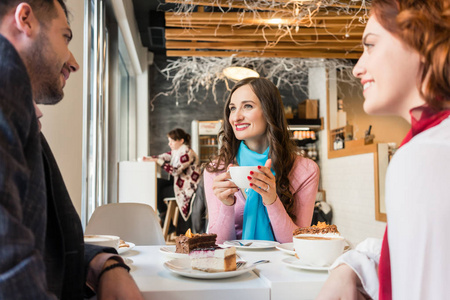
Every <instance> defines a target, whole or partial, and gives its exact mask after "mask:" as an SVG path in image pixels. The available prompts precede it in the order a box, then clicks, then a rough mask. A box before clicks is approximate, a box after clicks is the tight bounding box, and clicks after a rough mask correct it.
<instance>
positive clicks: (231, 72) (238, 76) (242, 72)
mask: <svg viewBox="0 0 450 300" xmlns="http://www.w3.org/2000/svg"><path fill="white" fill-rule="evenodd" d="M223 75H225V77H227V78H229V79H231V80H236V81H239V80H242V79H245V78H248V77H259V74H258V72H256V71H255V70H252V69H249V68H244V67H228V68H225V69H223Z"/></svg>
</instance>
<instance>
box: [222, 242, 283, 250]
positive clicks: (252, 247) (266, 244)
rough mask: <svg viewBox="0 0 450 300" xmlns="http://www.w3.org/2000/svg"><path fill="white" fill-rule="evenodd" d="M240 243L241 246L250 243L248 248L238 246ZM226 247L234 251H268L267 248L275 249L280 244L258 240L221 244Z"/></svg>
mask: <svg viewBox="0 0 450 300" xmlns="http://www.w3.org/2000/svg"><path fill="white" fill-rule="evenodd" d="M239 242H241V243H242V244H244V245H245V244H247V243H250V242H251V243H252V244H251V245H250V246H241V245H240V244H239ZM223 244H224V245H226V246H234V247H236V249H241V250H242V249H245V250H257V249H269V248H275V247H276V246H277V245H279V244H280V243H278V242H274V241H259V240H233V241H225V242H224V243H223Z"/></svg>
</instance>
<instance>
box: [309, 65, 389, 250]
mask: <svg viewBox="0 0 450 300" xmlns="http://www.w3.org/2000/svg"><path fill="white" fill-rule="evenodd" d="M334 74H335V71H334V70H329V75H330V76H329V78H328V79H327V72H326V70H325V68H314V69H311V70H310V72H309V93H310V94H309V98H310V99H319V100H320V108H319V111H320V116H323V117H324V124H325V126H324V128H325V129H324V130H322V131H321V132H320V133H319V139H320V147H319V153H320V156H319V166H320V170H321V188H322V189H324V190H325V191H326V199H327V202H328V203H330V205H331V206H332V208H333V223H334V224H336V225H337V227H338V229H339V231H340V232H341V233H342V235H343V236H345V237H346V238H347V239H348V240H349V241H350V242H351V243H353V244H357V243H359V242H361V241H363V240H364V239H365V238H367V237H376V238H382V237H383V234H384V229H385V227H386V223H384V222H379V221H376V220H375V190H374V162H373V154H362V155H355V156H348V157H341V158H334V159H328V147H327V139H328V137H327V130H326V124H327V120H326V118H327V107H326V105H327V97H330V101H337V92H336V80H335V79H334V78H335V77H334ZM327 85H328V86H327ZM327 93H328V94H327Z"/></svg>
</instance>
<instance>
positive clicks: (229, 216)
mask: <svg viewBox="0 0 450 300" xmlns="http://www.w3.org/2000/svg"><path fill="white" fill-rule="evenodd" d="M215 176H216V174H213V173H209V172H208V171H207V170H205V171H204V172H203V180H204V185H205V196H206V202H207V205H208V232H209V233H215V234H217V243H218V244H221V243H223V242H224V241H226V240H234V239H236V231H235V213H234V205H233V206H227V205H225V204H223V203H222V201H220V200H219V199H217V197H216V196H215V195H214V192H213V189H212V185H213V181H214V177H215Z"/></svg>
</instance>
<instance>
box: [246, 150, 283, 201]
mask: <svg viewBox="0 0 450 300" xmlns="http://www.w3.org/2000/svg"><path fill="white" fill-rule="evenodd" d="M271 166H272V160H271V159H268V160H267V161H266V164H265V165H264V167H263V166H258V169H259V170H260V171H261V172H262V174H261V173H259V172H253V171H252V172H250V176H249V177H248V180H249V181H250V187H251V188H252V189H253V190H254V191H256V192H257V193H258V194H260V195H261V197H262V199H263V202H264V205H270V204H272V203H274V202H275V200H277V185H276V181H275V176H273V174H272V172H271V171H270V167H271Z"/></svg>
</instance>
